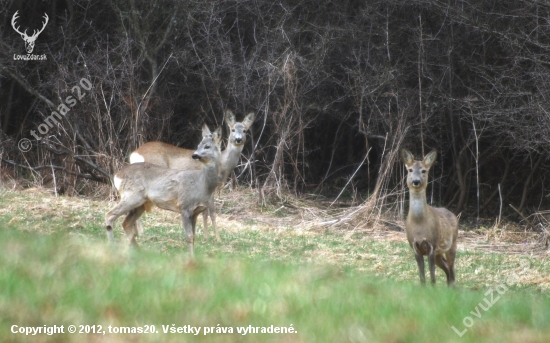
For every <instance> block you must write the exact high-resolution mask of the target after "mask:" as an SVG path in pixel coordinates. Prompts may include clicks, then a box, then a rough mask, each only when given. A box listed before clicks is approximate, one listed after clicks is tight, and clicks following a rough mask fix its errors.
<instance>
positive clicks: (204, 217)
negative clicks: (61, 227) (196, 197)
mask: <svg viewBox="0 0 550 343" xmlns="http://www.w3.org/2000/svg"><path fill="white" fill-rule="evenodd" d="M202 230H203V231H204V238H208V237H210V234H208V210H206V211H203V212H202Z"/></svg>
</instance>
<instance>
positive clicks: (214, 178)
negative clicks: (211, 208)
mask: <svg viewBox="0 0 550 343" xmlns="http://www.w3.org/2000/svg"><path fill="white" fill-rule="evenodd" d="M219 169H220V162H219V161H210V162H208V163H206V164H204V166H203V167H202V173H201V179H202V182H203V183H204V185H205V187H206V190H207V191H208V193H213V192H214V190H215V189H216V187H217V186H218V170H219Z"/></svg>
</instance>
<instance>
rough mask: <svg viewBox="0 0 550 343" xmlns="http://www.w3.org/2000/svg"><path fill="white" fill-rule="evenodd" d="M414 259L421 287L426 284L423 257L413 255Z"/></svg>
mask: <svg viewBox="0 0 550 343" xmlns="http://www.w3.org/2000/svg"><path fill="white" fill-rule="evenodd" d="M414 258H415V259H416V264H418V272H419V273H420V283H421V284H422V285H425V284H426V273H425V271H424V256H422V255H420V254H417V253H415V254H414Z"/></svg>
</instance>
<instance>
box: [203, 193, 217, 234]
mask: <svg viewBox="0 0 550 343" xmlns="http://www.w3.org/2000/svg"><path fill="white" fill-rule="evenodd" d="M207 212H208V215H209V216H210V220H212V227H213V228H214V235H215V236H216V241H218V243H220V242H221V241H222V240H221V239H220V235H219V234H218V228H217V227H216V203H215V202H214V194H212V196H211V197H210V200H209V201H208V210H206V211H204V212H203V213H207Z"/></svg>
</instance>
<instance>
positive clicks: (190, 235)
mask: <svg viewBox="0 0 550 343" xmlns="http://www.w3.org/2000/svg"><path fill="white" fill-rule="evenodd" d="M196 218H197V217H196V216H195V222H196ZM181 220H182V222H183V229H184V231H185V238H186V240H187V244H188V246H189V254H190V255H191V258H194V257H195V253H194V251H193V247H194V245H195V227H194V225H193V223H192V219H191V215H190V213H189V212H188V211H182V212H181Z"/></svg>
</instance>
